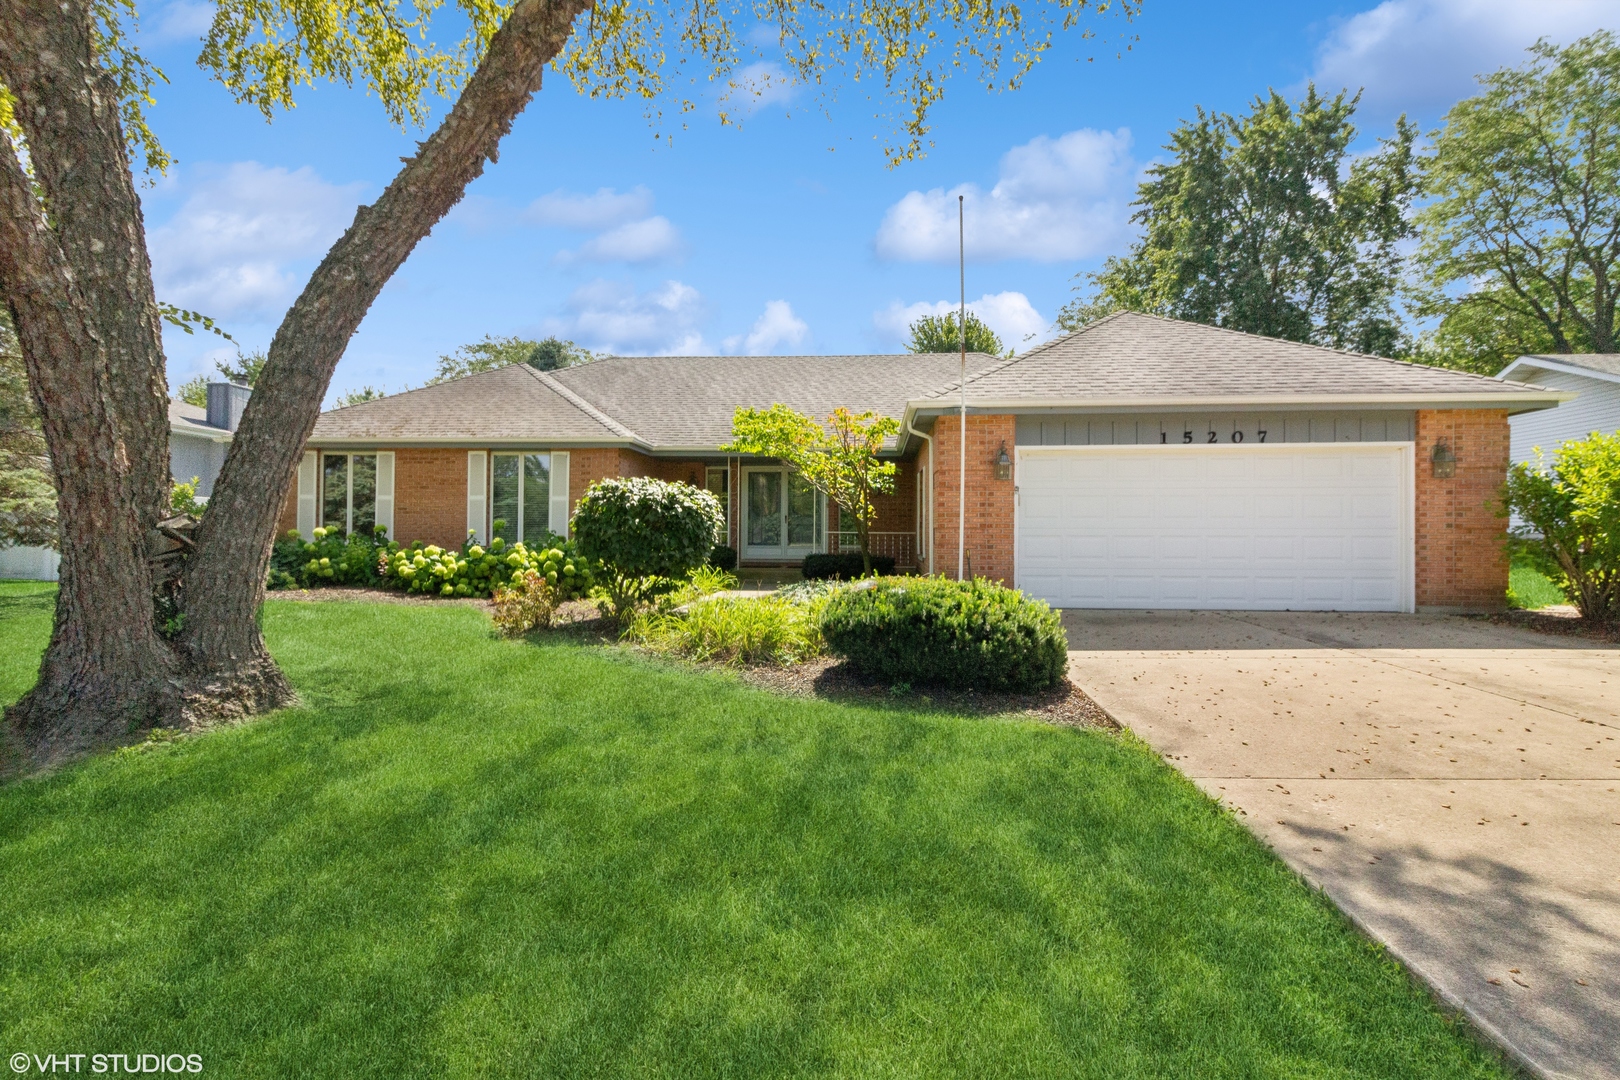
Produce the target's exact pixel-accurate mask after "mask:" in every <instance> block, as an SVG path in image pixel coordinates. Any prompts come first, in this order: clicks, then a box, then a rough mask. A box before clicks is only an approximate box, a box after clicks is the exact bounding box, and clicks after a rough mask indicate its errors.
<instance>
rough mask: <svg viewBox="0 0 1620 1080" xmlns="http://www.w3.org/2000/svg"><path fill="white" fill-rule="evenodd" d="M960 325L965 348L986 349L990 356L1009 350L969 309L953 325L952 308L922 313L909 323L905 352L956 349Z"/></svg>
mask: <svg viewBox="0 0 1620 1080" xmlns="http://www.w3.org/2000/svg"><path fill="white" fill-rule="evenodd" d="M964 328H965V329H966V331H967V351H968V352H978V353H989V354H990V355H991V356H1001V355H1002V354H1003V353H1009V350H1008V349H1007V348H1006V346H1004V345H1003V344H1002V343H1001V338H1000V337H998V336H997V335H996V332H995V331H994V330H992V329H990V327H989V326H988V325H987V324H986V323H985V321H984V320H983V319H981V318H979V317H978V316H977V315H975V314H973V312H971V311H970V312H968V313H967V318H966V319H965V320H964V321H963V324H962V326H958V325H957V319H956V312H954V311H948V312H946V313H945V314H944V315H924V316H923V317H922V318H920V319H918V320H917V321H916V322H914V323H912V324H911V326H910V327H909V329H910V331H911V337H910V338H909V339H907V341H906V352H913V353H953V352H956V351H957V350H959V349H961V348H962V337H963V329H964ZM1009 355H1010V353H1009Z"/></svg>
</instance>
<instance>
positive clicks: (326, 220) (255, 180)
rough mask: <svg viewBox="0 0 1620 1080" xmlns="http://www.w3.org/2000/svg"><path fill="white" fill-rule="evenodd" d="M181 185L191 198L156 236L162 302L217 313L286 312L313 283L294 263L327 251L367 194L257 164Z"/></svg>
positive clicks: (310, 174) (212, 171) (199, 173)
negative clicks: (306, 281)
mask: <svg viewBox="0 0 1620 1080" xmlns="http://www.w3.org/2000/svg"><path fill="white" fill-rule="evenodd" d="M176 186H177V187H178V189H179V190H181V191H188V190H189V194H188V195H187V197H186V200H185V202H184V203H183V204H182V205H181V207H180V209H179V210H177V211H176V212H175V214H174V216H173V217H171V218H170V219H169V220H168V221H166V222H164V223H163V224H162V225H160V226H158V227H157V228H155V229H152V230H151V231H150V232H149V233H148V234H147V241H148V245H149V247H150V248H151V252H152V269H153V279H154V281H155V283H156V285H157V294H158V298H159V299H161V300H166V301H168V302H169V303H173V304H178V305H180V306H181V307H186V308H193V309H195V310H197V311H201V312H203V313H204V314H205V315H211V316H213V317H215V318H255V317H258V318H267V317H271V316H274V315H278V314H280V311H281V309H282V308H283V307H284V306H285V305H286V304H288V303H289V302H291V300H292V298H293V296H294V295H295V294H296V292H297V290H298V288H299V287H300V286H301V285H302V283H303V282H302V274H301V273H295V272H294V269H293V266H294V264H296V263H298V262H301V261H303V260H308V259H313V258H316V257H318V256H320V255H322V254H324V253H325V251H326V249H327V248H328V247H330V246H331V245H332V243H333V241H335V240H336V239H337V238H338V237H339V236H341V235H342V234H343V230H344V229H345V228H347V227H348V225H349V223H350V222H351V221H352V220H353V219H354V211H355V206H356V204H357V203H358V202H359V199H360V196H361V194H362V192H363V191H364V190H365V185H364V184H362V183H354V184H330V183H327V182H326V181H325V180H322V179H321V178H320V177H319V176H318V175H316V173H315V170H313V169H311V168H309V167H308V166H305V167H304V168H302V169H297V170H293V171H289V170H287V169H284V168H280V167H267V166H264V165H260V164H259V163H258V162H256V161H239V162H236V163H235V164H233V165H229V166H225V167H223V168H221V167H217V166H216V167H199V168H197V169H195V170H192V173H191V175H190V176H188V177H185V178H183V179H181V180H180V181H179V182H178V184H177V185H176Z"/></svg>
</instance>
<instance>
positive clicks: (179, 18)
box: [143, 0, 214, 42]
mask: <svg viewBox="0 0 1620 1080" xmlns="http://www.w3.org/2000/svg"><path fill="white" fill-rule="evenodd" d="M149 21H150V24H151V29H150V30H149V31H147V34H150V35H151V37H152V38H153V39H154V40H156V41H158V42H168V41H181V40H184V39H186V38H200V37H202V36H203V35H204V34H206V33H208V28H209V27H210V26H211V25H213V22H214V5H213V4H199V3H194V2H192V0H174V3H171V4H167V5H165V6H164V7H163V8H162V9H161V10H160V11H158V13H157V17H156V18H155V19H150V17H149ZM143 36H145V35H143Z"/></svg>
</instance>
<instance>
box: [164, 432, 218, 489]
mask: <svg viewBox="0 0 1620 1080" xmlns="http://www.w3.org/2000/svg"><path fill="white" fill-rule="evenodd" d="M176 435H178V436H180V437H181V438H182V439H202V440H203V441H205V442H219V443H228V442H230V441H231V437H232V435H231V432H229V431H222V430H220V429H219V428H206V429H199V428H194V427H180V426H178V425H177V424H170V425H169V437H170V438H173V437H174V436H176ZM199 501H200V500H199Z"/></svg>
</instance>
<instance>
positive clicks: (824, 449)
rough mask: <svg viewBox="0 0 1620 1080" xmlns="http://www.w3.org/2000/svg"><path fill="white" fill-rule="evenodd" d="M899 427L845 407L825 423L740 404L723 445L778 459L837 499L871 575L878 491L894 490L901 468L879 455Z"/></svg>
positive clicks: (785, 409)
mask: <svg viewBox="0 0 1620 1080" xmlns="http://www.w3.org/2000/svg"><path fill="white" fill-rule="evenodd" d="M899 430H900V421H898V420H896V419H895V418H894V417H892V416H878V415H877V414H876V413H872V412H863V413H853V412H850V411H849V410H848V409H844V408H838V409H834V410H833V411H832V415H831V416H829V417H827V423H826V425H825V426H824V425H822V424H820V423H818V422H817V421H816V420H815V418H814V417H810V416H806V415H804V414H803V413H801V412H795V411H794V410H793V409H790V408H788V407H787V406H786V405H772V406H771V407H770V408H768V409H749V408H740V409H738V410H737V412H736V415H735V416H733V417H732V420H731V442H730V443H728V444H726V446H724V447H722V449H723V450H725V451H726V452H727V453H730V454H758V455H759V456H761V457H773V458H779V459H780V460H782V461H785V462H787V464H788V465H789V466H791V467H792V468H793V469H794V471H795V472H797V473H798V474H799V475H800V476H802V477H804V479H805V480H806V482H808V483H809V484H810V486H811V487H813V488H815V489H816V490H817V491H819V492H821V493H822V494H823V495H825V496H827V498H829V499H831V500H832V501H833V502H835V503H837V504H838V509H839V511H840V512H841V513H843V514H847V515H848V516H849V520H850V521H851V522H852V523H853V524H854V526H855V537H856V539H857V541H859V543H860V547H861V564H862V566H863V567H864V569H865V572H866V573H867V574H870V573H871V572H872V548H871V533H872V523H873V522H874V521H876V520H877V502H876V499H875V496H877V495H892V494H894V485H895V474H896V473H897V472H898V469H897V468H896V466H895V463H894V462H892V461H885V460H883V459H882V458H880V457H878V452H879V451H881V450H882V449H883V441H884V440H885V439H887V438H888V437H889V436H891V435H893V434H895V433H896V432H898V431H899Z"/></svg>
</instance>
